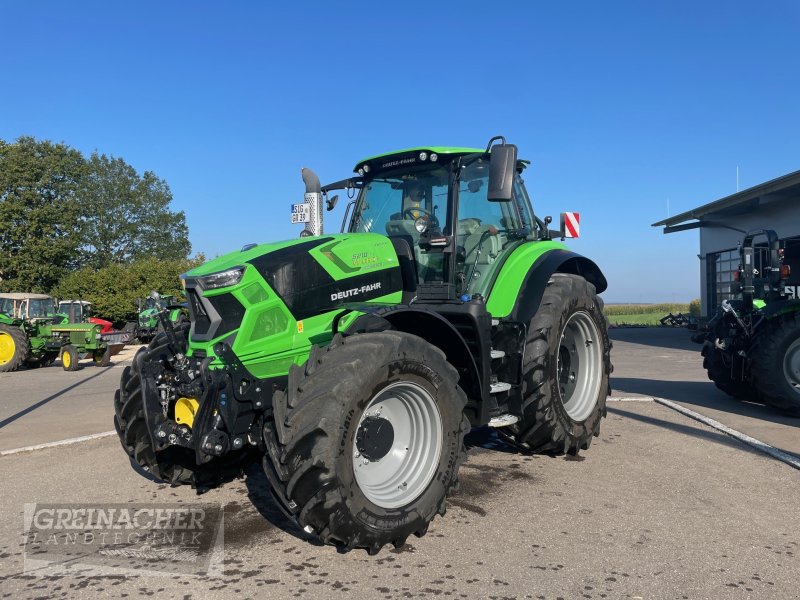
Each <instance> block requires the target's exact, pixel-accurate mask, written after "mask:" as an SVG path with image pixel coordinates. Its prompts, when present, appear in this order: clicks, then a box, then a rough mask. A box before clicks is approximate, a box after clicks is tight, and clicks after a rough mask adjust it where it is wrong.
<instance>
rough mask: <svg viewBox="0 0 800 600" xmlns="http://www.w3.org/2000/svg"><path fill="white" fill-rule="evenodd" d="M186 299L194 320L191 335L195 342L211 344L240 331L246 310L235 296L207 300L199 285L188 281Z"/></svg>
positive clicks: (222, 296)
mask: <svg viewBox="0 0 800 600" xmlns="http://www.w3.org/2000/svg"><path fill="white" fill-rule="evenodd" d="M190 283H191V285H190ZM186 298H187V299H188V301H189V316H190V317H191V319H192V329H191V332H190V334H189V335H190V337H191V339H192V340H194V341H197V342H209V341H211V340H213V339H216V338H218V337H220V336H222V335H226V334H228V333H230V332H232V331H234V330H236V329H238V328H239V327H240V326H241V324H242V319H244V313H245V308H244V306H242V303H241V302H239V301H238V300H237V299H236V297H235V296H234V295H233V294H220V295H219V296H212V297H210V298H206V297H205V296H203V289H202V288H201V287H200V286H199V285H197V284H196V283H195V282H194V281H192V282H190V281H187V285H186Z"/></svg>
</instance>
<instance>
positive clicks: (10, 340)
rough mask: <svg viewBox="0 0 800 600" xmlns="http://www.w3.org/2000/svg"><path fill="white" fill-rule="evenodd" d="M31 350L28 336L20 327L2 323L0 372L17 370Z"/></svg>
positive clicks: (0, 328)
mask: <svg viewBox="0 0 800 600" xmlns="http://www.w3.org/2000/svg"><path fill="white" fill-rule="evenodd" d="M29 352H30V343H29V342H28V336H26V335H25V332H24V331H22V330H21V329H20V328H19V327H14V326H11V325H0V373H8V372H10V371H16V370H17V369H19V367H20V365H22V363H23V362H25V359H26V358H27V357H28V353H29Z"/></svg>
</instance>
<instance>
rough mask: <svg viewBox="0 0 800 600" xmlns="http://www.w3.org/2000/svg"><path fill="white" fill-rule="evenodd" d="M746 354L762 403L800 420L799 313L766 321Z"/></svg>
mask: <svg viewBox="0 0 800 600" xmlns="http://www.w3.org/2000/svg"><path fill="white" fill-rule="evenodd" d="M747 354H748V356H749V357H750V359H751V361H752V362H751V364H750V377H751V380H752V382H753V387H754V388H755V389H756V390H758V392H759V396H760V398H761V400H763V401H764V402H766V403H768V404H771V405H772V406H774V407H776V408H778V409H780V410H782V411H784V412H786V413H788V414H790V415H792V416H795V417H800V313H793V314H788V315H784V316H782V317H776V318H774V319H771V320H770V321H767V322H766V323H765V324H764V325H763V326H762V327H761V330H760V331H759V332H758V334H757V335H756V337H755V339H754V340H753V343H752V344H751V346H750V350H749V351H748V353H747Z"/></svg>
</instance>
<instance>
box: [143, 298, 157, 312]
mask: <svg viewBox="0 0 800 600" xmlns="http://www.w3.org/2000/svg"><path fill="white" fill-rule="evenodd" d="M148 308H158V304H156V301H155V300H154V299H153V298H148V299H147V300H145V301H144V306H143V307H142V310H147V309H148Z"/></svg>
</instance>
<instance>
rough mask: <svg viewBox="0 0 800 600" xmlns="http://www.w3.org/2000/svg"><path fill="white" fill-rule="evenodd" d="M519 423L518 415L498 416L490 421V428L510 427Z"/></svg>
mask: <svg viewBox="0 0 800 600" xmlns="http://www.w3.org/2000/svg"><path fill="white" fill-rule="evenodd" d="M517 421H519V417H517V416H516V415H497V416H496V417H492V419H491V420H490V421H489V427H495V428H497V427H508V426H509V425H513V424H514V423H516V422H517Z"/></svg>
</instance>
